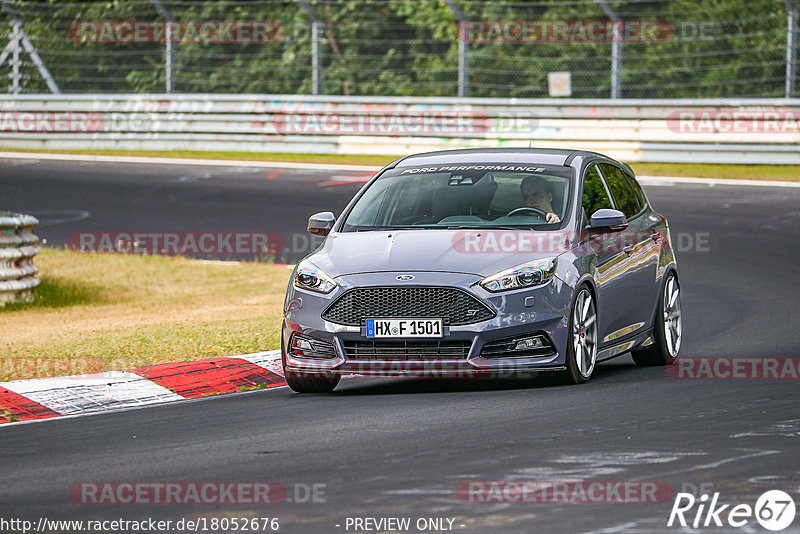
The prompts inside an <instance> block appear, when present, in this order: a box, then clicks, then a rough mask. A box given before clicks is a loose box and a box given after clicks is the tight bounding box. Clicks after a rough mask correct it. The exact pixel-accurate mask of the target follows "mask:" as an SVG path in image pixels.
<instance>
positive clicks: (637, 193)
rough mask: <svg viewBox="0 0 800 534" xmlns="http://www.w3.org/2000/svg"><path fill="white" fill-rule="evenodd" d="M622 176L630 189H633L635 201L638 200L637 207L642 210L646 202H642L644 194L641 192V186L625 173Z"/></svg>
mask: <svg viewBox="0 0 800 534" xmlns="http://www.w3.org/2000/svg"><path fill="white" fill-rule="evenodd" d="M624 174H625V178H626V179H627V180H628V185H630V186H631V189H633V194H634V195H635V196H636V200H638V201H639V205H640V206H641V207H642V208H644V207H645V206H646V205H647V202H646V201H645V200H644V192H642V186H640V185H639V182H637V181H636V178H634V177H633V176H631V175H630V174H628V173H627V172H626V173H624Z"/></svg>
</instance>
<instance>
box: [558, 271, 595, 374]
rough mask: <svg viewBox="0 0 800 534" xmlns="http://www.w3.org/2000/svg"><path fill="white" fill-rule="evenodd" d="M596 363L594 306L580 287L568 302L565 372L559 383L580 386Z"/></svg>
mask: <svg viewBox="0 0 800 534" xmlns="http://www.w3.org/2000/svg"><path fill="white" fill-rule="evenodd" d="M596 364H597V306H596V305H595V302H594V297H593V296H592V292H591V291H589V288H588V287H586V286H581V287H580V288H579V289H578V292H577V294H576V295H575V300H574V301H573V302H572V310H571V311H570V320H569V346H568V347H567V370H566V371H563V373H562V378H563V381H564V382H566V383H568V384H583V383H584V382H586V381H588V380H589V379H590V378H591V377H592V373H593V372H594V368H595V365H596Z"/></svg>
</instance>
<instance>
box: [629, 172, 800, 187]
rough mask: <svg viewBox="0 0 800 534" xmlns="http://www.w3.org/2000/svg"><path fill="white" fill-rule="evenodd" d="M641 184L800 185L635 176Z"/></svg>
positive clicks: (758, 181)
mask: <svg viewBox="0 0 800 534" xmlns="http://www.w3.org/2000/svg"><path fill="white" fill-rule="evenodd" d="M636 179H637V180H639V182H641V183H642V185H674V184H696V185H708V186H715V185H747V186H761V187H796V188H797V187H800V182H782V181H778V180H739V179H735V178H730V179H728V178H688V177H683V176H639V175H637V176H636Z"/></svg>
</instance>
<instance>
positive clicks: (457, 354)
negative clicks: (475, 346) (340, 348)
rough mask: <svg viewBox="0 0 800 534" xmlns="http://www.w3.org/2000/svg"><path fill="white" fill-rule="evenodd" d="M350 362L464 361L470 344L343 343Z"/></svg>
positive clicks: (448, 342)
mask: <svg viewBox="0 0 800 534" xmlns="http://www.w3.org/2000/svg"><path fill="white" fill-rule="evenodd" d="M343 345H344V352H345V354H346V356H347V358H348V359H350V360H464V359H466V358H467V355H468V354H469V348H470V347H471V346H472V342H471V341H468V340H463V341H372V340H370V341H345V342H344V343H343Z"/></svg>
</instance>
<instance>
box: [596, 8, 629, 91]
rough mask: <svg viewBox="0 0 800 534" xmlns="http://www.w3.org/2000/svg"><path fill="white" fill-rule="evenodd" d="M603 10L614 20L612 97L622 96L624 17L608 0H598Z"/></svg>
mask: <svg viewBox="0 0 800 534" xmlns="http://www.w3.org/2000/svg"><path fill="white" fill-rule="evenodd" d="M597 3H598V4H600V7H601V8H602V9H603V12H604V13H605V14H606V16H607V17H608V18H610V19H611V20H612V21H613V22H614V36H613V38H612V39H611V98H621V96H622V38H623V35H624V31H623V28H622V19H621V18H619V15H617V12H616V11H614V9H613V8H612V7H611V6H610V5H609V4H608V2H606V0H597Z"/></svg>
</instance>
